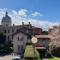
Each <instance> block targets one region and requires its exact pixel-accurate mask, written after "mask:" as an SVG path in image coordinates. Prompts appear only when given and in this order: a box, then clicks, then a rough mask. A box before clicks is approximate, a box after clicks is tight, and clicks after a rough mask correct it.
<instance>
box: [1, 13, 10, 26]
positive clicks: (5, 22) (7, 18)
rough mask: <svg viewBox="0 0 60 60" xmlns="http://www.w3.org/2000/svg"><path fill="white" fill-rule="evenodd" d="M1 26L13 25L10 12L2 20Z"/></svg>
mask: <svg viewBox="0 0 60 60" xmlns="http://www.w3.org/2000/svg"><path fill="white" fill-rule="evenodd" d="M1 24H2V25H8V26H10V25H11V17H10V16H8V12H6V14H5V16H4V17H3V18H2V21H1Z"/></svg>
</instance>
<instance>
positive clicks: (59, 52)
mask: <svg viewBox="0 0 60 60" xmlns="http://www.w3.org/2000/svg"><path fill="white" fill-rule="evenodd" d="M52 55H53V56H56V57H60V47H58V48H55V49H53V50H52Z"/></svg>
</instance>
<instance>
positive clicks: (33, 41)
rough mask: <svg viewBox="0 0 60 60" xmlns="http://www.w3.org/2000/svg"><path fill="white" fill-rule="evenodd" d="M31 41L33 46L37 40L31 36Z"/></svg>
mask: <svg viewBox="0 0 60 60" xmlns="http://www.w3.org/2000/svg"><path fill="white" fill-rule="evenodd" d="M31 41H32V43H34V44H35V43H37V38H36V37H34V36H33V37H32V39H31Z"/></svg>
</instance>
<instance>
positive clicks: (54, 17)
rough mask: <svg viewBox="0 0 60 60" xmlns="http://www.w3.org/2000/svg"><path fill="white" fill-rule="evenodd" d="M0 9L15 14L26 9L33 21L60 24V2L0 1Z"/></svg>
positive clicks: (53, 0) (47, 0)
mask: <svg viewBox="0 0 60 60" xmlns="http://www.w3.org/2000/svg"><path fill="white" fill-rule="evenodd" d="M0 9H2V10H4V9H7V10H14V11H15V12H18V11H20V10H22V9H25V10H26V11H25V13H27V17H28V18H30V19H32V20H34V19H35V20H37V21H38V20H40V21H43V22H46V21H47V22H50V24H53V23H54V24H58V23H59V22H60V0H0ZM27 11H28V12H27ZM27 17H26V16H25V17H24V19H28V18H27Z"/></svg>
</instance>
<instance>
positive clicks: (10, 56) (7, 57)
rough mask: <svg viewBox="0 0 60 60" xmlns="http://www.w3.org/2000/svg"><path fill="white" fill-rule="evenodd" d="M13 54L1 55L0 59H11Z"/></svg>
mask: <svg viewBox="0 0 60 60" xmlns="http://www.w3.org/2000/svg"><path fill="white" fill-rule="evenodd" d="M12 58H13V56H12V55H8V56H2V57H0V60H12Z"/></svg>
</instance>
